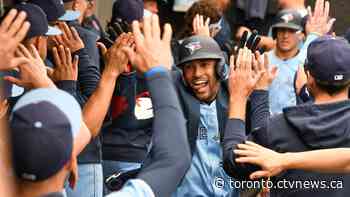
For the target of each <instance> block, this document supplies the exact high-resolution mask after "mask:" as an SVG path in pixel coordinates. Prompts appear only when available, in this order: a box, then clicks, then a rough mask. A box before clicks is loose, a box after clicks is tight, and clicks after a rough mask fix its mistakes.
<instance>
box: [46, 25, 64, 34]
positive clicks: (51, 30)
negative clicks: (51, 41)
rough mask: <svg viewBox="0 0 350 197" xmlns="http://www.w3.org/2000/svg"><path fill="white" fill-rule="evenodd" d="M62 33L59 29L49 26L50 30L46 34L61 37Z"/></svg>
mask: <svg viewBox="0 0 350 197" xmlns="http://www.w3.org/2000/svg"><path fill="white" fill-rule="evenodd" d="M61 34H62V31H61V30H60V29H58V28H57V27H52V26H49V30H48V31H47V32H46V34H45V35H46V36H58V35H61Z"/></svg>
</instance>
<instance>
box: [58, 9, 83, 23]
mask: <svg viewBox="0 0 350 197" xmlns="http://www.w3.org/2000/svg"><path fill="white" fill-rule="evenodd" d="M79 17H80V12H79V11H74V10H67V11H66V13H64V15H63V16H61V17H59V18H58V20H59V21H75V20H77V19H78V18H79Z"/></svg>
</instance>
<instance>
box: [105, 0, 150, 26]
mask: <svg viewBox="0 0 350 197" xmlns="http://www.w3.org/2000/svg"><path fill="white" fill-rule="evenodd" d="M143 12H144V8H143V1H142V0H118V1H116V2H114V4H113V11H112V21H115V20H116V19H118V18H119V19H121V20H125V21H126V22H128V23H129V24H130V23H132V22H133V21H134V20H137V21H140V20H142V19H143V14H144V13H143Z"/></svg>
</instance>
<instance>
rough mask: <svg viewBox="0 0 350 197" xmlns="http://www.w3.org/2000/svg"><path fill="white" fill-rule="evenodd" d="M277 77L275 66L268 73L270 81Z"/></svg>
mask: <svg viewBox="0 0 350 197" xmlns="http://www.w3.org/2000/svg"><path fill="white" fill-rule="evenodd" d="M277 75H278V68H277V66H272V67H271V71H270V76H271V79H272V80H274V79H275V78H276V77H277Z"/></svg>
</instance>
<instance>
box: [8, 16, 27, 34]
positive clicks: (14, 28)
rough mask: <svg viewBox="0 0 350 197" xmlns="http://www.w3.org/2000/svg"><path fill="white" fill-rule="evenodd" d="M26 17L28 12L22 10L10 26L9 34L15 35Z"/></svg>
mask: <svg viewBox="0 0 350 197" xmlns="http://www.w3.org/2000/svg"><path fill="white" fill-rule="evenodd" d="M26 18H27V14H26V13H25V12H20V13H19V14H18V15H17V17H16V19H15V20H14V21H13V23H12V24H11V26H10V27H9V30H8V34H10V35H11V36H15V35H16V33H17V32H18V31H19V30H20V29H21V27H22V25H23V23H24V21H25V19H26Z"/></svg>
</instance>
